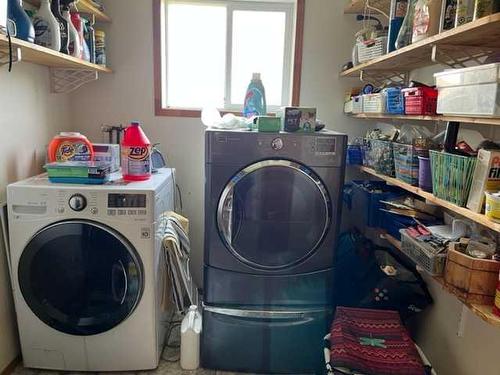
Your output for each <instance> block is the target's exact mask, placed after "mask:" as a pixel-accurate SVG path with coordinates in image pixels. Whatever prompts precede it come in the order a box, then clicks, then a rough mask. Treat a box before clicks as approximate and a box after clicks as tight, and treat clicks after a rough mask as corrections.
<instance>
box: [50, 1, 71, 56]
mask: <svg viewBox="0 0 500 375" xmlns="http://www.w3.org/2000/svg"><path fill="white" fill-rule="evenodd" d="M50 10H51V11H52V14H53V15H54V17H55V18H56V19H57V22H59V34H60V36H61V49H60V50H59V52H61V53H64V54H66V55H69V49H68V47H69V34H68V21H66V20H65V19H64V17H63V16H62V14H61V3H60V0H52V2H51V3H50Z"/></svg>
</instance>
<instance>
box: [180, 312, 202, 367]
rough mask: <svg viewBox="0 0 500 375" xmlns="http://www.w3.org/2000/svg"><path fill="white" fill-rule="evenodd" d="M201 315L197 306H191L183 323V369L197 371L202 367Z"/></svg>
mask: <svg viewBox="0 0 500 375" xmlns="http://www.w3.org/2000/svg"><path fill="white" fill-rule="evenodd" d="M201 329H202V324H201V314H200V313H199V312H198V307H197V306H194V305H193V306H190V307H189V311H188V313H187V314H186V316H185V317H184V319H182V323H181V360H180V362H181V367H182V368H183V369H184V370H196V369H197V368H198V367H199V366H200V335H201Z"/></svg>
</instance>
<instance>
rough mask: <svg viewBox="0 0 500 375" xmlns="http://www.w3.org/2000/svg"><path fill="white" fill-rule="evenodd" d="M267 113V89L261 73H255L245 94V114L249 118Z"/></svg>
mask: <svg viewBox="0 0 500 375" xmlns="http://www.w3.org/2000/svg"><path fill="white" fill-rule="evenodd" d="M266 114H267V105H266V90H265V89H264V85H263V84H262V81H261V79H260V73H254V74H253V77H252V81H250V84H249V85H248V89H247V93H246V95H245V104H244V107H243V115H244V116H245V117H247V118H250V117H253V116H265V115H266Z"/></svg>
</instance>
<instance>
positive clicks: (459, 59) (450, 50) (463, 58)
mask: <svg viewBox="0 0 500 375" xmlns="http://www.w3.org/2000/svg"><path fill="white" fill-rule="evenodd" d="M499 52H500V48H493V47H476V46H460V45H449V44H443V45H439V46H438V45H436V44H435V45H433V46H432V55H431V60H432V62H433V63H436V64H442V65H447V66H449V67H451V68H465V67H467V66H471V64H470V63H473V64H474V65H477V64H484V60H486V59H487V58H488V57H489V56H492V55H494V54H496V53H499Z"/></svg>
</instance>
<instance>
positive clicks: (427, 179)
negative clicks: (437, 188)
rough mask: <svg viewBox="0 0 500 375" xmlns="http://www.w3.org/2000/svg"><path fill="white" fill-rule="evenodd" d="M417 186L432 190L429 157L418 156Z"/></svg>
mask: <svg viewBox="0 0 500 375" xmlns="http://www.w3.org/2000/svg"><path fill="white" fill-rule="evenodd" d="M418 187H419V188H420V189H422V190H425V191H428V192H432V173H431V159H430V158H424V157H422V156H419V157H418Z"/></svg>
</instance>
